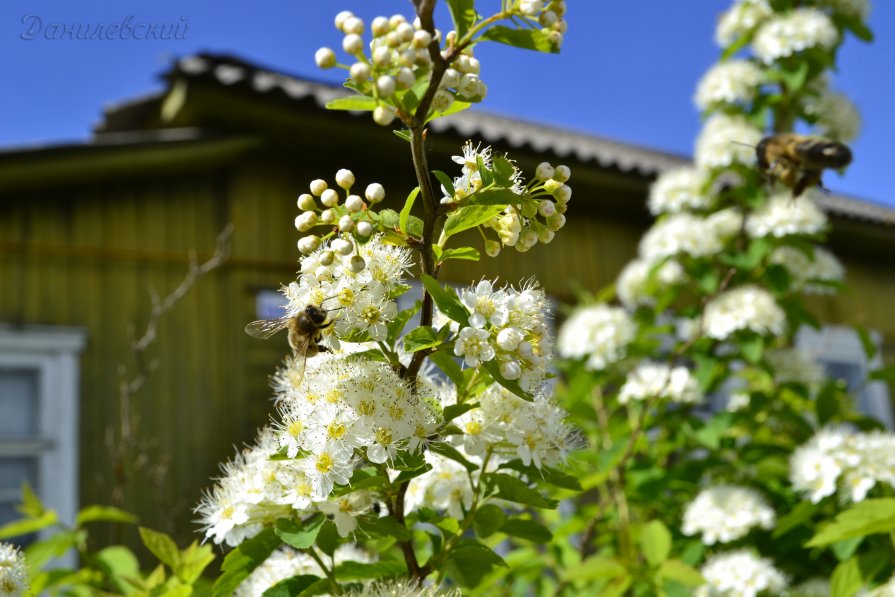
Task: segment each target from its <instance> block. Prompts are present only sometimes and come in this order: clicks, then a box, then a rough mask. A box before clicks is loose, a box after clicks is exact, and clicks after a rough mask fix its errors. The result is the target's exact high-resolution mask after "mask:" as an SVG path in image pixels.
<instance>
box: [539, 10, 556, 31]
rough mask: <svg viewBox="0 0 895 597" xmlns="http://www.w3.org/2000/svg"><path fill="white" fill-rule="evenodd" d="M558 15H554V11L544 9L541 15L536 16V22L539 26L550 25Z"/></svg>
mask: <svg viewBox="0 0 895 597" xmlns="http://www.w3.org/2000/svg"><path fill="white" fill-rule="evenodd" d="M558 18H559V17H557V16H556V13H555V12H553V11H552V10H545V11H544V12H542V13H541V16H539V17H538V23H540V24H541V27H552V26H553V25H554V24H555V23H556V21H557V20H558Z"/></svg>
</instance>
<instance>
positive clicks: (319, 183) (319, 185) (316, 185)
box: [311, 178, 327, 197]
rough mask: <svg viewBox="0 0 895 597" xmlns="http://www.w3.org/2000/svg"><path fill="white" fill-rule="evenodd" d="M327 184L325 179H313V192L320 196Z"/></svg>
mask: <svg viewBox="0 0 895 597" xmlns="http://www.w3.org/2000/svg"><path fill="white" fill-rule="evenodd" d="M326 187H327V184H326V181H325V180H321V179H319V178H318V179H316V180H312V181H311V192H312V193H314V194H315V195H317V196H318V197H319V196H320V195H322V194H323V191H325V190H326Z"/></svg>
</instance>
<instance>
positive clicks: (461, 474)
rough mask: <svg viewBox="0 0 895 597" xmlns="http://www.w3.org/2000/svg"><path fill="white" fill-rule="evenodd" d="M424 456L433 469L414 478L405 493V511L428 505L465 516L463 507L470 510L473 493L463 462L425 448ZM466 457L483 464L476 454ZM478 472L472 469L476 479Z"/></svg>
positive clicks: (428, 506) (468, 474)
mask: <svg viewBox="0 0 895 597" xmlns="http://www.w3.org/2000/svg"><path fill="white" fill-rule="evenodd" d="M425 458H426V464H428V465H429V466H431V467H432V470H430V471H429V472H427V473H423V474H422V475H420V476H418V477H414V478H413V479H411V481H410V484H409V485H408V486H407V494H406V495H405V497H404V513H405V514H409V513H410V512H413V511H415V510H418V509H419V508H421V507H424V506H425V507H427V508H433V509H435V510H438V511H441V512H445V511H446V512H447V513H448V515H449V516H453V517H454V518H458V519H461V518H463V511H464V509H465V510H467V511H468V510H469V508H471V507H472V500H473V497H474V496H473V493H472V486H471V485H470V483H469V478H470V473H469V472H468V471H467V470H466V469H465V468H464V467H463V465H461V464H460V463H458V462H456V461H454V460H451V459H449V458H445V457H444V456H440V455H438V454H436V453H434V452H431V451H428V452H426V454H425ZM467 459H468V460H469V461H470V462H474V463H478V464H481V463H480V462H479V458H477V457H475V456H469V457H468V458H467ZM478 476H479V471H474V472H473V473H472V477H473V479H474V480H475V479H477V478H478Z"/></svg>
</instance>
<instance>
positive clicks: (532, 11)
mask: <svg viewBox="0 0 895 597" xmlns="http://www.w3.org/2000/svg"><path fill="white" fill-rule="evenodd" d="M543 9H544V3H543V1H542V0H522V1H521V2H520V3H519V12H521V13H522V14H524V15H525V16H527V17H534V16H537V14H538V13H539V12H541V11H542V10H543Z"/></svg>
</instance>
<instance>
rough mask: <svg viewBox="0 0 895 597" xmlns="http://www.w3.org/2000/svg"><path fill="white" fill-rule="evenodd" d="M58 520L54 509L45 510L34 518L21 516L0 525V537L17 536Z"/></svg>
mask: <svg viewBox="0 0 895 597" xmlns="http://www.w3.org/2000/svg"><path fill="white" fill-rule="evenodd" d="M57 522H59V516H58V515H57V514H56V511H55V510H45V511H44V512H43V513H42V514H40V515H39V516H38V517H36V518H21V519H19V520H14V521H12V522H10V523H7V524H5V525H3V526H2V527H0V539H8V538H10V537H18V536H19V535H27V534H28V533H35V532H37V531H40V530H43V529H45V528H47V527H48V526H52V525H54V524H56V523H57Z"/></svg>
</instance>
